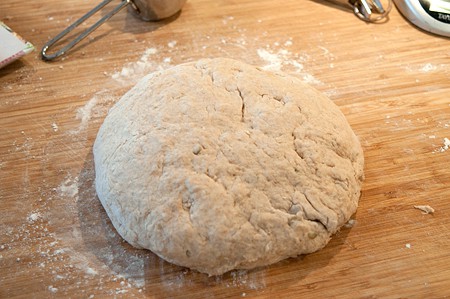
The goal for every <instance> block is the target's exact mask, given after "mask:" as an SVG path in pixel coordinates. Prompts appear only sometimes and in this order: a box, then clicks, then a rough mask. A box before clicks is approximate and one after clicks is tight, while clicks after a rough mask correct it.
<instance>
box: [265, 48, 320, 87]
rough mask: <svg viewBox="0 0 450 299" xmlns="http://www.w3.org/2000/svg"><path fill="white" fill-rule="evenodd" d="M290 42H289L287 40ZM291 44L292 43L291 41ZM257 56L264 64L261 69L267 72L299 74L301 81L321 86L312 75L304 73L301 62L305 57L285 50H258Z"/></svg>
mask: <svg viewBox="0 0 450 299" xmlns="http://www.w3.org/2000/svg"><path fill="white" fill-rule="evenodd" d="M289 41H291V40H289ZM291 43H292V41H291ZM256 52H257V54H258V56H259V57H260V58H261V59H262V60H264V61H265V62H266V65H265V66H263V67H262V68H263V69H264V70H269V71H275V72H277V71H282V70H285V71H292V70H293V72H294V74H295V73H296V74H299V75H300V76H301V78H302V80H303V81H305V82H306V83H309V84H316V85H318V84H323V83H322V82H321V81H319V80H318V79H316V78H315V77H314V76H313V75H311V74H309V73H306V72H305V71H304V66H303V64H302V61H305V60H306V59H307V58H306V57H305V56H303V57H302V56H300V55H298V54H293V53H292V52H290V51H288V50H286V49H283V48H282V49H279V50H278V51H276V52H274V51H271V50H267V49H263V48H260V49H258V50H257V51H256Z"/></svg>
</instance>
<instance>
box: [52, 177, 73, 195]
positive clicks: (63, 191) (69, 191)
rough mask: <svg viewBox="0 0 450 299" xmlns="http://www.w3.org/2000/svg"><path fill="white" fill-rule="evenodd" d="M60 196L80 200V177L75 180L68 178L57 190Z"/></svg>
mask: <svg viewBox="0 0 450 299" xmlns="http://www.w3.org/2000/svg"><path fill="white" fill-rule="evenodd" d="M56 191H57V192H58V194H59V195H60V196H63V197H70V198H74V199H75V200H78V177H75V179H72V178H70V177H69V178H67V179H66V180H64V181H63V182H62V183H61V185H59V187H58V188H57V189H56Z"/></svg>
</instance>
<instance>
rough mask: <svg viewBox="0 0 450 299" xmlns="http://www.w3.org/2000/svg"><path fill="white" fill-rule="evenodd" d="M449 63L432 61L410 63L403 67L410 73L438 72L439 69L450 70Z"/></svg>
mask: <svg viewBox="0 0 450 299" xmlns="http://www.w3.org/2000/svg"><path fill="white" fill-rule="evenodd" d="M449 67H450V66H449V65H448V64H432V63H425V64H419V65H411V64H408V65H406V66H404V67H403V68H404V69H405V70H406V71H407V72H408V73H431V72H437V71H441V70H442V71H446V72H447V71H448V70H449Z"/></svg>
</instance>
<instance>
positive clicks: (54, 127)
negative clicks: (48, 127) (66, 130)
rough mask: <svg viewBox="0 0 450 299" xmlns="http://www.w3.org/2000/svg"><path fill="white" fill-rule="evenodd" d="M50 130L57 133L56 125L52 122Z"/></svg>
mask: <svg viewBox="0 0 450 299" xmlns="http://www.w3.org/2000/svg"><path fill="white" fill-rule="evenodd" d="M52 129H53V131H54V132H58V129H59V128H58V125H57V124H56V123H55V122H54V123H52Z"/></svg>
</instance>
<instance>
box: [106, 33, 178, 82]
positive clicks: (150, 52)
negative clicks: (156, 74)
mask: <svg viewBox="0 0 450 299" xmlns="http://www.w3.org/2000/svg"><path fill="white" fill-rule="evenodd" d="M176 44H177V42H176V41H171V42H169V43H168V44H167V45H168V47H169V48H171V49H173V48H174V47H175V45H176ZM157 53H158V50H157V49H156V48H148V49H147V50H145V52H144V54H142V56H141V57H140V58H139V60H138V61H136V62H130V63H127V64H126V65H125V66H123V67H122V70H121V71H120V72H116V73H114V74H113V75H112V76H111V77H112V79H114V80H116V81H117V82H119V83H121V84H122V85H126V86H131V85H133V84H135V83H137V82H138V81H139V80H140V79H141V78H142V77H143V76H144V75H146V74H148V73H150V72H153V71H156V70H162V69H166V68H168V67H169V66H170V61H171V59H169V60H168V61H162V62H160V61H159V60H160V57H159V55H156V54H157Z"/></svg>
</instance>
